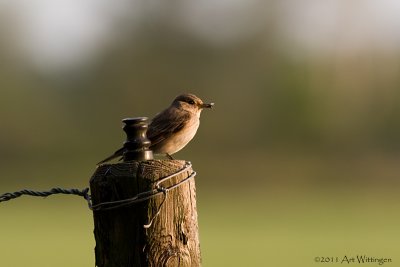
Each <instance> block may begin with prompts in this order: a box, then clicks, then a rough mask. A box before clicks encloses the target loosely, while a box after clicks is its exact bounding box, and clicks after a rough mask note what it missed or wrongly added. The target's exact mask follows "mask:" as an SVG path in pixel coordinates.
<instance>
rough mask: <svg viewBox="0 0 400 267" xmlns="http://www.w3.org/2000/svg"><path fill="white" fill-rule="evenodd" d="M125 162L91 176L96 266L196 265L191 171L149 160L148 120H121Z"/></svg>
mask: <svg viewBox="0 0 400 267" xmlns="http://www.w3.org/2000/svg"><path fill="white" fill-rule="evenodd" d="M123 121H124V122H125V124H126V125H125V127H124V131H125V132H126V133H127V141H126V142H125V143H124V147H125V148H126V151H127V152H126V153H125V154H124V161H123V162H121V163H116V164H103V165H100V166H99V167H98V168H97V170H96V172H95V173H94V174H93V176H92V178H91V180H90V190H91V195H92V205H93V217H94V236H95V239H96V248H95V256H96V266H98V267H131V266H140V267H146V266H154V267H160V266H171V267H173V266H187V267H189V266H190V267H196V266H200V244H199V236H198V222H197V209H196V187H195V181H194V179H193V177H194V175H195V172H194V171H193V170H192V168H191V165H190V163H188V162H186V161H183V160H153V159H152V158H153V157H152V153H151V151H150V150H149V149H148V148H149V146H150V141H149V140H148V139H147V137H146V131H147V127H148V126H147V118H134V119H125V120H123Z"/></svg>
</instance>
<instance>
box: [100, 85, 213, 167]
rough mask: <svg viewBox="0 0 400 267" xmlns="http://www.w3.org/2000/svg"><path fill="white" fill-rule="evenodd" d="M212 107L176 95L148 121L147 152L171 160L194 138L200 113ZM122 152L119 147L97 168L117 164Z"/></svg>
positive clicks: (185, 95) (211, 104) (192, 98)
mask: <svg viewBox="0 0 400 267" xmlns="http://www.w3.org/2000/svg"><path fill="white" fill-rule="evenodd" d="M213 107H214V103H204V102H203V101H202V100H201V99H200V98H199V97H197V96H195V95H194V94H191V93H184V94H181V95H178V96H177V97H175V99H174V100H173V101H172V103H171V105H170V106H169V107H168V108H166V109H165V110H164V111H162V112H160V113H158V114H156V116H155V117H154V118H153V119H152V120H151V122H150V125H149V128H148V130H147V138H148V139H150V141H151V145H150V149H151V150H152V151H153V153H154V154H159V155H160V154H161V155H165V156H166V157H168V158H169V159H173V157H172V156H171V155H172V154H175V153H176V152H178V151H180V150H181V149H182V148H184V147H185V146H186V145H187V144H188V143H189V142H190V141H191V140H192V139H193V137H194V136H195V135H196V132H197V129H198V128H199V125H200V114H201V112H202V110H203V109H211V108H213ZM124 152H125V148H124V147H122V148H120V149H118V150H117V151H115V152H114V154H112V155H111V156H109V157H107V158H105V159H104V160H102V161H100V162H99V163H97V165H100V164H103V163H106V162H108V161H111V160H113V159H115V158H118V157H120V160H121V159H122V156H123V154H124Z"/></svg>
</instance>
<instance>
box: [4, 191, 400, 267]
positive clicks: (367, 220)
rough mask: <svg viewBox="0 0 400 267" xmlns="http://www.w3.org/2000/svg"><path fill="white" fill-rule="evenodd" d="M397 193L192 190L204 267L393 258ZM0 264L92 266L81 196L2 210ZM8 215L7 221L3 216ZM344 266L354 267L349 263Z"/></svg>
mask: <svg viewBox="0 0 400 267" xmlns="http://www.w3.org/2000/svg"><path fill="white" fill-rule="evenodd" d="M399 208H400V202H399V201H398V192H395V191H392V192H387V191H380V190H372V191H362V193H361V191H360V190H359V191H358V192H357V191H351V190H348V189H343V188H338V189H337V190H332V189H330V190H320V191H319V192H307V191H303V192H288V191H281V192H275V193H269V194H266V193H265V192H263V190H259V191H257V192H253V193H252V194H250V192H246V191H243V192H242V194H230V193H229V192H227V191H223V190H222V191H221V192H220V194H218V195H214V196H212V197H208V196H207V192H204V191H201V190H200V191H198V212H199V223H200V241H201V250H202V257H203V266H278V267H279V266H282V267H287V266H299V267H302V266H304V267H306V266H313V265H314V264H315V263H314V261H313V259H314V257H317V256H320V257H322V256H324V257H336V256H337V257H343V256H345V255H348V256H355V255H357V254H360V255H364V254H365V255H369V256H375V257H389V258H392V259H393V262H396V261H398V257H399V256H398V245H399V243H398V242H399V238H400V230H399V228H398V225H399V223H400V214H399V212H398V211H399V210H400V209H399ZM0 212H1V214H2V219H1V223H0V225H1V227H0V229H1V230H0V235H1V237H2V238H1V240H2V242H1V243H0V250H1V251H2V257H1V258H0V266H10V267H13V266H16V267H19V266H44V267H46V266H60V267H63V266H78V267H79V266H82V267H83V266H93V265H94V251H93V249H94V238H93V234H92V229H93V222H92V217H91V212H90V211H89V210H87V208H86V204H85V202H84V201H82V200H80V199H76V198H74V197H67V196H54V197H50V198H48V199H45V200H43V199H37V198H35V199H33V198H28V197H26V198H25V197H24V198H21V199H18V200H14V201H13V202H10V203H6V204H2V205H1V206H0ZM5 215H6V216H5ZM349 266H357V265H356V264H354V265H349Z"/></svg>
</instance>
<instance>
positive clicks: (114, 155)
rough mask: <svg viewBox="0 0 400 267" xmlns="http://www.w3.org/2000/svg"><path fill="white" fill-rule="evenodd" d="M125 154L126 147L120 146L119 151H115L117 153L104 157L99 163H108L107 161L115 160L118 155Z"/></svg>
mask: <svg viewBox="0 0 400 267" xmlns="http://www.w3.org/2000/svg"><path fill="white" fill-rule="evenodd" d="M123 154H124V148H120V149H118V150H117V151H115V153H114V154H112V155H111V156H109V157H107V158H105V159H103V160H102V161H100V162H98V163H97V165H100V164H103V163H106V162H108V161H110V160H113V159H115V158H118V157H122V155H123Z"/></svg>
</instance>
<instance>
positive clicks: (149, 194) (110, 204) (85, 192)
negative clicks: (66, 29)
mask: <svg viewBox="0 0 400 267" xmlns="http://www.w3.org/2000/svg"><path fill="white" fill-rule="evenodd" d="M191 167H192V164H191V162H189V161H187V162H186V164H185V165H184V166H183V168H182V169H180V170H178V171H177V172H175V173H173V174H171V175H168V176H165V177H163V178H161V179H159V180H158V181H157V183H156V184H155V188H154V189H151V190H148V191H145V192H141V193H139V194H137V195H136V196H134V197H131V198H127V199H122V200H115V201H107V202H101V203H98V204H95V205H93V203H92V199H91V196H90V194H89V188H85V189H82V190H80V189H76V188H71V189H64V188H60V187H55V188H52V189H50V190H48V191H34V190H30V189H23V190H20V191H15V192H12V193H4V194H2V195H0V202H5V201H9V200H12V199H15V198H18V197H21V196H23V195H28V196H34V197H48V196H50V195H55V194H66V195H77V196H81V197H83V198H84V199H85V200H86V202H87V204H88V207H89V209H91V210H92V211H102V210H112V209H117V208H121V207H126V206H130V205H133V204H135V203H138V202H142V201H145V200H149V199H151V198H154V197H156V196H159V195H161V194H162V195H163V197H164V198H163V200H162V201H161V204H160V206H159V207H158V208H157V212H156V213H155V214H154V216H153V218H152V219H151V220H150V222H149V223H148V224H145V225H144V226H143V227H144V228H149V227H150V226H151V225H152V223H153V221H154V219H155V218H156V217H157V216H158V214H159V213H160V211H161V208H162V206H163V204H164V202H165V200H166V199H167V193H168V192H169V191H170V190H172V189H174V188H176V187H178V186H180V185H182V184H183V183H185V182H187V181H189V180H190V179H191V178H193V177H195V176H196V172H195V171H192V173H191V174H190V175H189V176H188V177H186V178H185V179H183V180H181V181H179V182H178V183H176V184H173V185H171V186H169V187H163V186H161V184H162V183H163V182H165V181H167V180H170V179H171V178H173V177H175V176H177V175H179V174H181V173H183V172H185V171H187V170H188V169H189V168H191Z"/></svg>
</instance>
